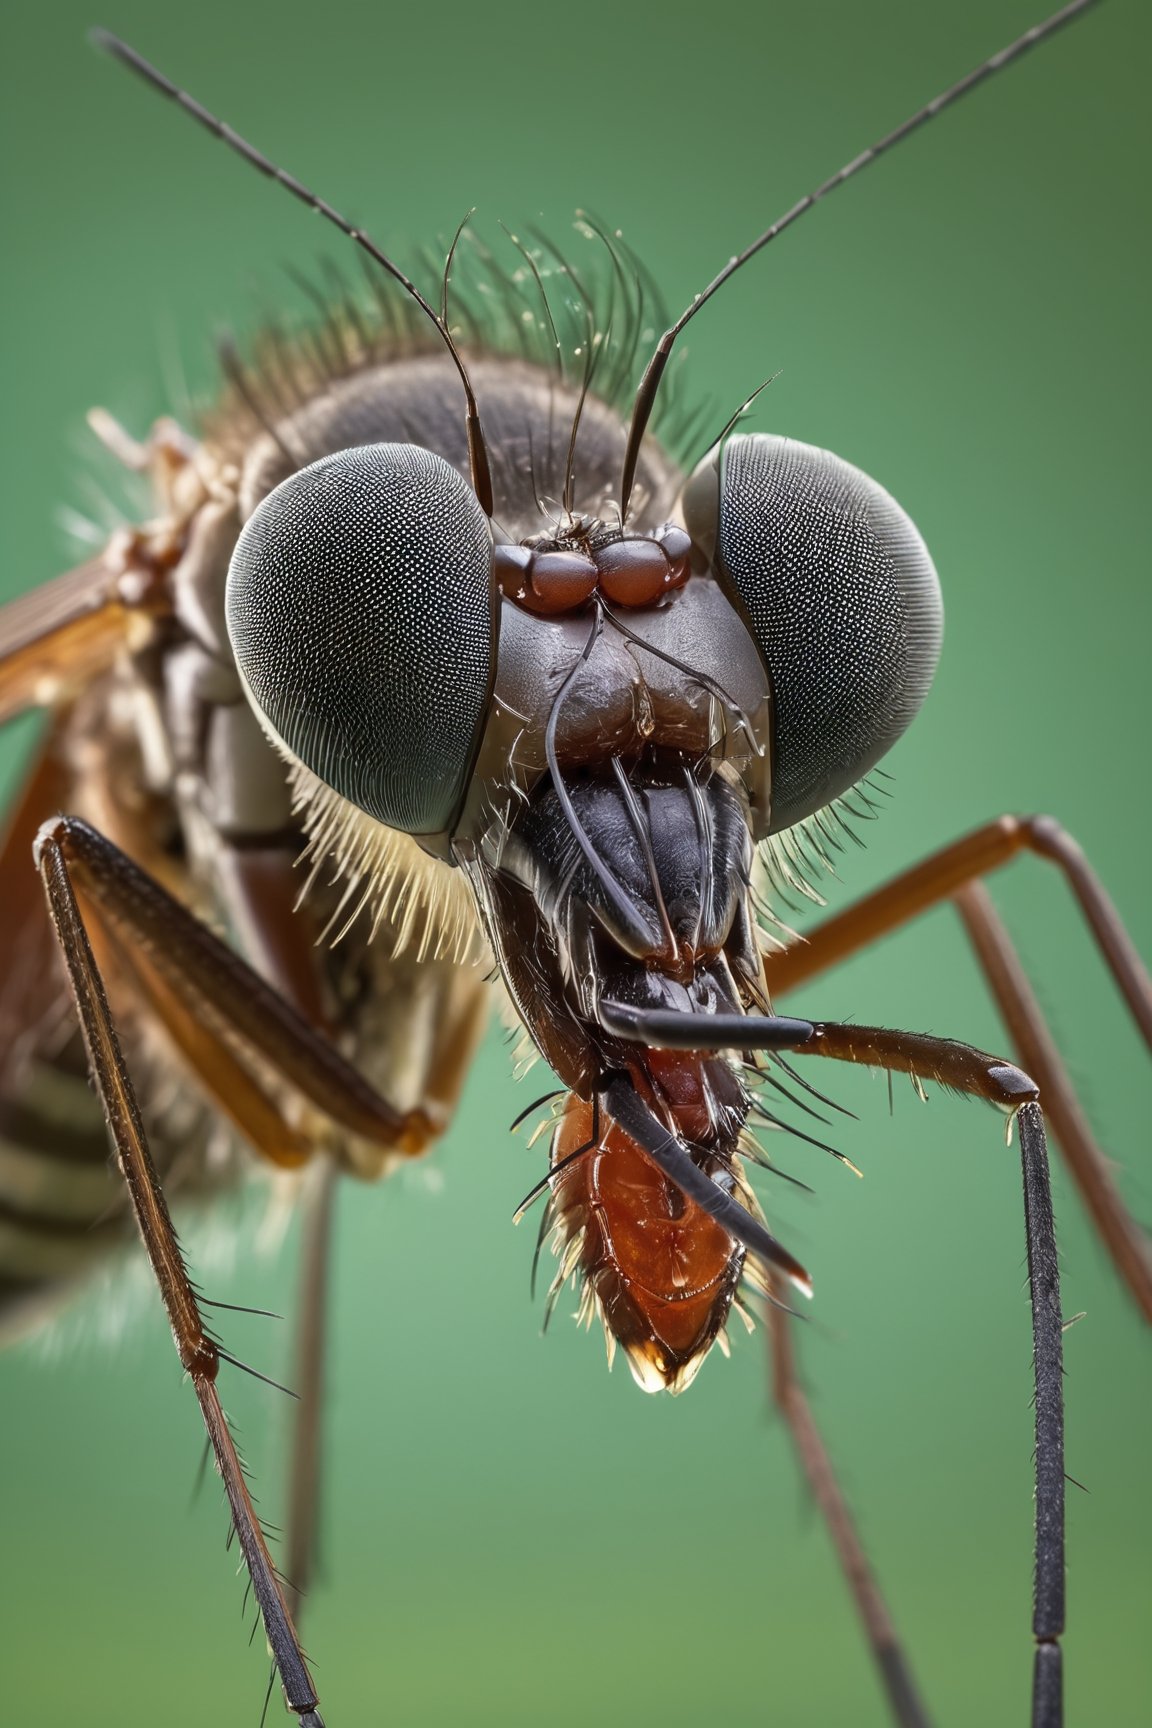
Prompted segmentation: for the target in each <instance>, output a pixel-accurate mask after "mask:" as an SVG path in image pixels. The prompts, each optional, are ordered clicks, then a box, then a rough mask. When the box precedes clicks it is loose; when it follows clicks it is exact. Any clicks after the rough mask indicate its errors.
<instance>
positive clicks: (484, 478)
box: [89, 29, 493, 516]
mask: <svg viewBox="0 0 1152 1728" xmlns="http://www.w3.org/2000/svg"><path fill="white" fill-rule="evenodd" d="M89 40H90V41H91V42H92V44H93V46H94V47H97V48H101V49H103V50H104V52H105V53H107V54H111V55H112V56H113V58H114V59H116V60H119V61H120V62H121V63H122V64H123V65H125V66H127V67H128V68H129V70H130V71H132V72H135V73H136V74H137V76H138V77H140V78H143V79H144V81H145V83H147V84H151V85H152V87H153V89H155V90H159V91H160V93H161V95H162V96H168V97H170V98H171V100H172V101H173V102H175V103H176V105H177V106H178V107H180V108H183V110H184V112H185V113H186V114H190V115H191V116H192V118H193V120H195V121H197V122H198V123H199V124H200V125H201V126H203V127H204V128H205V130H206V131H208V132H211V133H212V134H213V135H214V136H215V137H217V138H219V139H220V141H221V142H222V143H224V144H227V146H228V148H229V149H230V150H234V151H235V152H236V154H237V156H242V157H243V158H244V160H245V162H247V163H249V164H250V165H251V166H252V167H253V168H255V169H256V170H257V171H258V172H259V173H261V174H263V175H265V176H266V177H267V178H268V179H269V180H276V181H278V182H279V184H280V185H281V186H283V187H284V188H285V189H286V190H287V191H289V192H291V194H292V196H293V197H294V198H298V199H299V200H300V202H301V203H302V204H307V206H308V207H309V209H310V210H315V211H317V212H318V213H319V214H320V215H321V216H323V217H324V219H325V221H327V222H331V223H332V224H333V225H334V226H335V227H337V228H339V230H340V232H341V234H344V235H346V236H347V237H348V239H349V240H351V241H353V242H354V244H355V245H357V246H359V247H360V248H361V249H362V250H363V251H364V252H366V253H367V254H368V256H369V258H371V259H372V260H373V262H374V263H376V264H379V265H380V266H381V268H382V269H384V270H387V272H388V274H389V276H391V277H393V279H394V280H395V281H397V282H398V283H399V284H400V286H401V288H403V289H404V292H405V293H406V294H409V295H410V296H411V297H412V299H413V300H415V302H416V304H417V306H419V308H420V310H421V311H422V312H423V313H424V315H425V316H426V317H427V318H428V319H429V320H430V321H431V322H432V324H434V325H435V327H436V329H437V331H438V332H439V334H440V337H441V339H442V340H443V342H444V345H445V347H446V348H447V350H448V352H449V354H450V355H451V356H452V360H453V362H454V364H455V367H456V370H457V372H458V373H459V374H460V382H461V384H463V386H464V396H465V399H466V402H467V419H466V427H467V434H468V467H469V471H470V475H471V480H472V490H473V491H474V492H475V494H476V497H477V499H478V500H479V503H480V508H481V509H482V510H483V511H484V514H485V515H486V516H491V514H492V508H493V500H492V475H491V470H490V468H489V464H488V448H487V445H486V444H485V442H484V434H483V431H482V430H481V426H480V410H479V408H478V407H477V405H476V394H475V391H474V390H473V389H472V383H471V380H470V379H469V377H468V373H467V370H466V368H465V365H464V361H463V359H462V358H461V355H460V351H459V349H458V348H457V346H456V344H455V342H454V341H453V340H452V334H451V332H450V330H449V329H448V324H447V320H446V318H444V317H442V316H441V315H440V314H439V313H437V312H436V311H434V310H433V308H432V307H431V306H430V305H429V304H428V302H427V300H425V298H424V296H423V294H421V292H420V290H419V288H417V286H416V284H415V283H414V282H412V281H410V280H409V279H408V277H407V276H405V274H404V272H403V270H401V269H400V267H399V265H397V264H394V263H393V262H392V260H391V258H389V257H388V256H387V254H386V253H384V252H381V250H380V248H379V247H378V246H377V245H376V244H375V242H374V241H373V240H371V239H370V238H369V237H368V235H367V234H365V232H364V230H363V229H362V228H356V227H354V226H353V224H352V223H351V222H349V221H348V219H347V217H346V216H342V215H341V214H340V212H339V211H338V210H336V209H334V208H333V206H332V205H331V204H329V203H328V202H327V201H326V200H325V199H323V198H318V197H317V195H316V193H315V192H310V191H309V190H308V188H307V186H305V185H303V184H302V182H301V181H299V180H297V179H296V177H295V175H293V174H289V173H287V172H286V171H285V170H284V169H283V168H278V167H277V166H276V164H275V162H270V161H269V159H268V157H267V156H265V155H264V154H263V153H262V152H261V151H259V150H257V149H256V148H255V146H254V145H252V144H249V143H248V141H247V139H246V138H241V136H240V134H239V133H238V132H234V131H233V130H232V128H231V126H228V125H226V124H225V122H224V121H223V120H218V119H217V118H216V116H215V114H210V113H209V112H208V110H207V108H204V107H202V106H201V104H200V103H199V102H197V101H196V99H195V97H193V96H189V95H188V93H187V91H186V90H181V89H180V87H179V86H178V85H176V84H173V83H172V80H171V79H170V78H166V77H165V76H164V74H163V72H160V71H158V70H157V68H156V67H155V66H153V65H151V64H150V62H149V61H147V60H145V59H144V56H143V55H142V54H137V52H136V50H135V48H130V47H129V46H128V44H127V42H122V41H121V40H120V38H119V37H118V36H113V35H112V34H111V32H110V31H108V30H100V29H96V30H93V31H91V32H90V35H89ZM453 250H455V243H453ZM449 262H451V260H449Z"/></svg>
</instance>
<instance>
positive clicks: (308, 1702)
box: [37, 836, 323, 1728]
mask: <svg viewBox="0 0 1152 1728" xmlns="http://www.w3.org/2000/svg"><path fill="white" fill-rule="evenodd" d="M37 862H38V865H39V869H40V874H41V877H42V879H43V882H44V888H45V892H46V894H47V897H48V907H49V912H50V914H51V917H52V923H53V927H54V928H55V931H56V934H57V937H58V939H59V942H60V948H61V952H62V954H63V956H64V960H65V963H66V965H67V969H68V978H69V983H70V985H71V988H72V993H73V995H74V997H75V1000H76V1007H77V1012H78V1014H79V1018H80V1025H81V1028H82V1030H83V1034H84V1042H85V1045H86V1046H87V1050H88V1059H89V1063H90V1066H91V1071H92V1076H93V1079H94V1081H95V1083H96V1086H97V1089H98V1091H99V1094H100V1098H101V1101H102V1103H103V1105H104V1110H105V1114H106V1116H107V1119H108V1127H109V1131H110V1133H111V1136H112V1140H113V1144H114V1145H115V1148H116V1156H117V1160H118V1162H119V1165H120V1169H121V1171H122V1172H123V1175H124V1180H125V1182H126V1184H127V1187H128V1191H129V1195H130V1197H131V1201H132V1207H133V1210H134V1212H135V1215H136V1222H137V1224H138V1225H139V1228H140V1234H141V1237H142V1238H143V1241H144V1246H145V1249H146V1251H147V1253H148V1258H149V1260H150V1261H151V1262H152V1269H153V1271H154V1272H155V1274H156V1281H157V1283H158V1284H159V1286H160V1294H161V1297H162V1299H163V1302H164V1306H165V1308H166V1309H167V1311H168V1319H169V1322H170V1324H171V1327H172V1336H173V1339H174V1341H175V1344H176V1349H177V1352H178V1354H179V1357H180V1361H181V1364H182V1366H183V1368H184V1370H185V1372H186V1373H187V1374H188V1376H189V1378H190V1379H191V1381H192V1385H193V1388H194V1390H195V1393H196V1397H197V1400H198V1402H199V1404H200V1410H201V1414H202V1415H203V1418H204V1425H205V1427H206V1429H207V1431H208V1438H209V1440H210V1442H211V1445H212V1451H213V1454H214V1456H215V1459H216V1468H217V1470H218V1471H219V1473H220V1476H221V1478H222V1480H223V1483H224V1490H225V1493H226V1494H227V1496H228V1504H229V1508H230V1510H231V1514H232V1522H233V1525H234V1528H235V1530H236V1535H237V1539H238V1541H239V1543H240V1548H241V1552H242V1553H243V1555H244V1560H245V1564H246V1565H247V1567H248V1572H249V1576H250V1577H251V1580H252V1588H253V1591H254V1593H255V1596H256V1601H257V1603H258V1605H259V1608H260V1614H261V1618H262V1619H263V1622H264V1629H265V1632H266V1634H267V1638H268V1642H269V1645H270V1646H271V1649H272V1654H273V1660H274V1661H275V1664H276V1668H277V1671H278V1673H279V1675H280V1680H281V1684H282V1686H283V1688H284V1696H285V1699H286V1700H287V1703H288V1706H289V1708H290V1709H291V1710H294V1711H296V1712H297V1714H298V1715H299V1718H300V1728H323V1725H322V1723H321V1719H320V1716H319V1713H318V1712H317V1710H316V1704H317V1698H316V1693H315V1691H314V1689H313V1686H312V1681H311V1679H310V1677H309V1674H308V1669H307V1665H306V1663H305V1660H304V1655H303V1652H302V1651H301V1648H300V1643H299V1640H298V1638H297V1636H296V1632H295V1629H294V1627H293V1625H292V1617H291V1615H290V1613H289V1611H288V1606H287V1603H286V1601H285V1599H284V1592H283V1589H282V1587H281V1584H280V1580H279V1578H278V1577H277V1574H276V1568H275V1566H274V1565H273V1563H272V1557H271V1555H270V1554H269V1552H268V1545H267V1542H266V1540H265V1537H264V1532H263V1530H262V1529H261V1526H260V1521H259V1519H258V1518H257V1516H256V1512H255V1508H254V1507H253V1505H252V1500H251V1496H250V1495H249V1492H248V1486H247V1483H246V1482H245V1479H244V1472H243V1467H242V1465H241V1463H240V1459H239V1456H238V1454H237V1452H236V1447H235V1444H234V1442H233V1439H232V1436H231V1433H230V1432H229V1429H228V1423H227V1419H226V1417H225V1415H224V1411H223V1408H222V1406H221V1403H220V1396H219V1393H218V1391H217V1389H216V1375H217V1372H218V1369H219V1363H220V1352H219V1349H218V1347H217V1345H216V1343H215V1341H214V1340H213V1339H212V1338H211V1337H210V1336H209V1335H208V1333H207V1331H206V1329H205V1326H204V1323H203V1320H202V1318H201V1314H200V1310H199V1306H198V1304H197V1301H196V1296H195V1293H194V1291H193V1288H192V1284H191V1281H190V1280H189V1277H188V1273H187V1270H186V1268H185V1265H184V1260H183V1256H182V1255H181V1252H180V1245H179V1242H178V1241H177V1238H176V1232H175V1229H174V1228H173V1225H172V1220H171V1218H170V1216H169V1213H168V1207H167V1205H166V1203H165V1200H164V1195H163V1192H162V1190H161V1187H160V1182H159V1179H158V1177H157V1174H156V1168H155V1165H154V1164H153V1161H152V1155H151V1153H150V1151H149V1149H148V1143H147V1140H146V1138H145V1134H144V1127H143V1123H142V1121H141V1119H140V1112H139V1108H138V1106H137V1102H136V1096H135V1093H134V1091H133V1088H132V1082H131V1080H130V1079H129V1076H128V1071H127V1068H126V1066H125V1063H124V1058H123V1055H122V1053H121V1049H120V1043H119V1039H118V1038H117V1036H116V1029H115V1026H114V1024H113V1021H112V1015H111V1012H110V1010H109V1007H108V1001H107V998H106V996H105V993H104V987H103V983H102V981H101V978H100V973H99V969H98V967H97V965H96V961H95V957H94V955H93V953H92V947H91V944H90V942H89V940H88V933H87V931H86V929H85V927H84V922H83V919H82V917H81V915H80V909H79V906H78V905H77V902H76V896H75V893H74V891H73V887H72V883H71V881H70V879H69V873H68V866H67V863H66V861H65V858H64V854H63V852H62V850H61V848H60V845H59V844H58V842H57V841H56V840H55V839H54V838H53V837H52V836H47V837H42V838H41V841H40V843H39V846H38V859H37Z"/></svg>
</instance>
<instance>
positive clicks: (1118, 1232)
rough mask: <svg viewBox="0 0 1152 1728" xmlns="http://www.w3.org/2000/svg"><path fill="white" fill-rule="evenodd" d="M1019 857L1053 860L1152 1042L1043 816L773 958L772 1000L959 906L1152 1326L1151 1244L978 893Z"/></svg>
mask: <svg viewBox="0 0 1152 1728" xmlns="http://www.w3.org/2000/svg"><path fill="white" fill-rule="evenodd" d="M1025 850H1027V851H1031V852H1034V853H1036V854H1037V855H1038V856H1040V857H1044V858H1048V859H1050V860H1051V861H1052V862H1053V863H1055V864H1056V865H1057V866H1058V868H1059V869H1060V871H1061V872H1062V874H1063V876H1064V878H1065V880H1066V881H1067V882H1068V884H1069V886H1070V888H1071V889H1072V891H1073V893H1074V894H1075V896H1076V898H1077V900H1078V901H1079V903H1080V907H1081V910H1082V911H1083V913H1084V916H1085V918H1086V920H1087V922H1088V924H1089V927H1090V928H1091V930H1092V933H1093V935H1094V937H1095V939H1096V943H1097V946H1098V947H1099V949H1100V952H1101V954H1102V955H1103V956H1104V959H1105V961H1106V962H1107V964H1108V967H1109V970H1110V971H1111V973H1112V975H1113V977H1114V978H1115V980H1116V983H1117V985H1118V986H1119V988H1120V990H1121V992H1122V993H1123V995H1124V998H1125V1000H1126V1001H1127V1003H1128V1006H1129V1008H1130V1010H1131V1012H1132V1016H1133V1019H1134V1020H1135V1021H1136V1023H1137V1025H1138V1026H1139V1027H1140V1030H1141V1032H1142V1033H1143V1034H1144V1037H1145V1039H1146V1041H1148V1043H1149V1044H1150V1045H1152V980H1150V979H1149V977H1148V974H1147V972H1146V971H1145V969H1144V966H1143V964H1142V962H1141V960H1140V956H1139V955H1138V954H1137V952H1136V950H1135V948H1134V947H1133V945H1132V942H1131V939H1130V938H1129V936H1128V934H1127V932H1126V931H1125V929H1124V926H1123V924H1122V923H1121V922H1120V918H1119V916H1118V914H1117V912H1116V908H1115V907H1114V906H1113V904H1112V902H1111V900H1110V899H1109V898H1108V895H1107V894H1106V893H1105V891H1104V888H1103V887H1102V885H1101V884H1100V882H1099V881H1098V880H1097V878H1096V876H1095V875H1094V873H1093V872H1092V870H1091V869H1090V867H1089V865H1088V863H1087V861H1086V860H1085V858H1084V854H1083V853H1082V852H1081V850H1080V848H1079V846H1077V844H1076V842H1075V841H1074V840H1073V839H1072V837H1071V836H1070V835H1069V834H1066V833H1065V831H1064V830H1063V829H1062V828H1061V827H1060V826H1059V825H1058V824H1057V823H1056V822H1054V821H1053V820H1052V818H1051V817H1049V816H1031V817H1016V816H1002V817H1001V818H1000V819H999V821H996V822H990V823H988V825H987V826H986V827H984V828H978V829H977V830H976V831H975V832H974V833H972V834H968V835H966V836H965V837H964V839H962V840H958V841H956V843H955V844H954V845H952V846H948V847H945V848H944V850H943V851H941V852H937V853H935V854H934V855H933V856H932V857H931V858H927V859H925V860H924V862H923V863H922V864H918V865H916V866H915V867H914V868H913V869H911V870H908V871H906V872H905V873H904V874H903V875H901V876H898V877H897V878H896V879H895V881H893V882H889V883H886V884H885V885H884V887H882V888H879V889H877V890H876V892H875V893H873V894H869V895H866V896H865V897H864V899H862V900H859V901H857V903H856V904H855V905H854V906H849V907H847V908H846V910H845V911H843V912H841V913H838V914H837V915H836V916H835V917H832V918H829V919H826V920H825V921H824V923H822V924H819V925H817V927H816V929H815V930H813V931H812V933H811V934H810V936H809V937H808V938H807V939H806V940H805V941H804V942H801V943H797V944H796V945H795V946H794V947H791V948H788V949H785V950H784V951H783V952H782V953H779V954H774V955H770V956H769V957H768V958H767V960H766V962H765V972H766V975H767V979H768V986H769V989H770V990H772V991H773V992H777V991H779V992H783V991H785V990H791V989H792V988H793V987H794V986H795V985H797V984H799V983H802V982H804V981H806V980H808V979H810V978H812V977H814V976H816V974H817V973H819V972H822V971H824V970H826V969H827V968H828V967H830V966H834V965H836V964H837V962H839V961H841V960H844V959H847V957H848V956H849V955H850V954H854V953H856V952H858V951H859V950H860V949H861V948H865V947H867V946H868V945H869V943H871V942H875V941H878V940H879V939H880V938H881V937H882V936H885V935H887V934H888V933H889V932H890V931H892V930H896V929H898V928H899V927H900V926H901V925H902V924H906V923H908V922H909V921H910V920H911V919H912V918H915V917H917V916H919V914H920V913H921V912H925V911H927V910H928V908H929V907H931V906H935V905H938V904H939V903H940V902H941V901H943V900H947V899H953V900H955V902H956V905H957V908H958V910H959V912H960V916H961V918H962V919H963V922H964V926H965V929H966V931H967V933H968V936H969V939H970V940H971V942H972V946H973V949H974V950H975V953H976V957H977V960H978V962H979V964H980V967H981V970H982V971H983V973H984V977H985V979H986V981H987V983H988V986H989V988H990V990H991V992H992V995H993V997H994V999H995V1001H996V1003H997V1006H998V1007H999V1009H1000V1012H1001V1015H1002V1016H1003V1019H1004V1023H1005V1025H1006V1026H1007V1028H1008V1031H1009V1034H1010V1036H1011V1038H1012V1039H1013V1041H1014V1043H1015V1045H1016V1050H1017V1054H1018V1055H1019V1057H1020V1060H1021V1062H1022V1063H1023V1065H1024V1067H1025V1068H1026V1069H1027V1070H1028V1072H1029V1073H1030V1074H1031V1075H1033V1077H1034V1078H1035V1080H1036V1082H1037V1084H1038V1085H1039V1087H1040V1091H1041V1095H1042V1097H1043V1099H1044V1108H1045V1112H1046V1114H1047V1116H1048V1118H1049V1120H1050V1122H1051V1125H1052V1128H1053V1131H1054V1133H1055V1135H1056V1139H1057V1140H1058V1142H1059V1144H1060V1148H1061V1150H1062V1152H1063V1154H1064V1157H1065V1159H1066V1161H1067V1163H1068V1167H1069V1169H1070V1171H1071V1173H1072V1176H1073V1180H1074V1181H1075V1182H1076V1185H1077V1187H1078V1189H1079V1191H1080V1194H1081V1197H1082V1199H1083V1201H1084V1205H1085V1207H1086V1209H1087V1211H1088V1213H1089V1216H1090V1217H1091V1218H1092V1220H1093V1222H1094V1223H1095V1225H1096V1228H1097V1230H1098V1231H1099V1233H1100V1236H1101V1238H1102V1240H1103V1242H1104V1245H1105V1248H1106V1249H1107V1251H1108V1253H1109V1255H1110V1257H1111V1259H1112V1261H1113V1264H1114V1265H1115V1267H1116V1269H1117V1272H1118V1273H1119V1275H1120V1277H1121V1278H1122V1279H1123V1280H1124V1282H1125V1283H1126V1284H1127V1286H1128V1289H1129V1291H1130V1292H1131V1294H1132V1297H1133V1299H1134V1300H1135V1302H1136V1304H1137V1306H1138V1307H1139V1308H1140V1310H1141V1312H1142V1313H1143V1314H1144V1316H1145V1318H1146V1319H1148V1320H1149V1321H1152V1244H1150V1242H1149V1239H1148V1237H1147V1236H1146V1235H1145V1233H1144V1232H1143V1231H1142V1230H1141V1228H1140V1226H1139V1225H1138V1224H1137V1223H1136V1221H1135V1220H1134V1219H1133V1217H1132V1215H1131V1213H1130V1212H1129V1211H1128V1209H1127V1208H1126V1206H1125V1205H1124V1202H1123V1200H1122V1199H1121V1197H1120V1193H1119V1191H1118V1189H1117V1187H1116V1183H1115V1181H1114V1179H1113V1176H1112V1167H1111V1165H1110V1163H1109V1160H1108V1159H1107V1157H1106V1156H1105V1154H1104V1153H1103V1151H1102V1150H1101V1148H1100V1147H1099V1145H1098V1144H1097V1142H1096V1140H1095V1138H1094V1137H1093V1134H1092V1130H1091V1127H1090V1126H1089V1123H1088V1121H1087V1118H1086V1117H1085V1115H1084V1112H1083V1110H1082V1109H1081V1107H1080V1104H1079V1102H1078V1100H1077V1098H1076V1094H1075V1092H1074V1090H1073V1088H1072V1085H1071V1083H1070V1081H1069V1078H1068V1072H1067V1069H1066V1068H1065V1066H1064V1062H1063V1060H1062V1058H1061V1056H1060V1053H1059V1051H1058V1050H1057V1048H1056V1045H1055V1043H1054V1041H1053V1039H1052V1035H1051V1033H1050V1032H1049V1030H1048V1027H1047V1025H1046V1024H1045V1021H1044V1017H1043V1015H1042V1014H1041V1012H1040V1007H1039V1004H1038V1003H1037V1001H1036V998H1035V996H1034V994H1033V992H1032V990H1031V988H1030V986H1029V983H1028V979H1027V976H1026V974H1025V972H1024V969H1023V967H1022V966H1021V964H1020V961H1019V960H1018V958H1017V957H1016V954H1015V952H1014V950H1013V948H1012V945H1011V942H1010V941H1009V938H1008V935H1007V932H1006V931H1005V929H1004V927H1003V925H1002V924H1001V922H1000V920H999V919H998V918H997V916H996V913H995V911H994V910H993V907H992V902H991V900H990V899H989V896H988V894H987V893H986V892H985V891H984V890H983V889H982V888H980V887H978V886H977V883H978V881H979V878H980V877H981V876H984V875H986V874H987V873H988V872H989V871H992V870H996V869H999V868H1000V867H1001V866H1002V865H1004V864H1006V863H1008V862H1009V861H1010V860H1011V859H1012V858H1014V857H1015V856H1016V855H1017V854H1018V853H1019V852H1021V851H1025Z"/></svg>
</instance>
